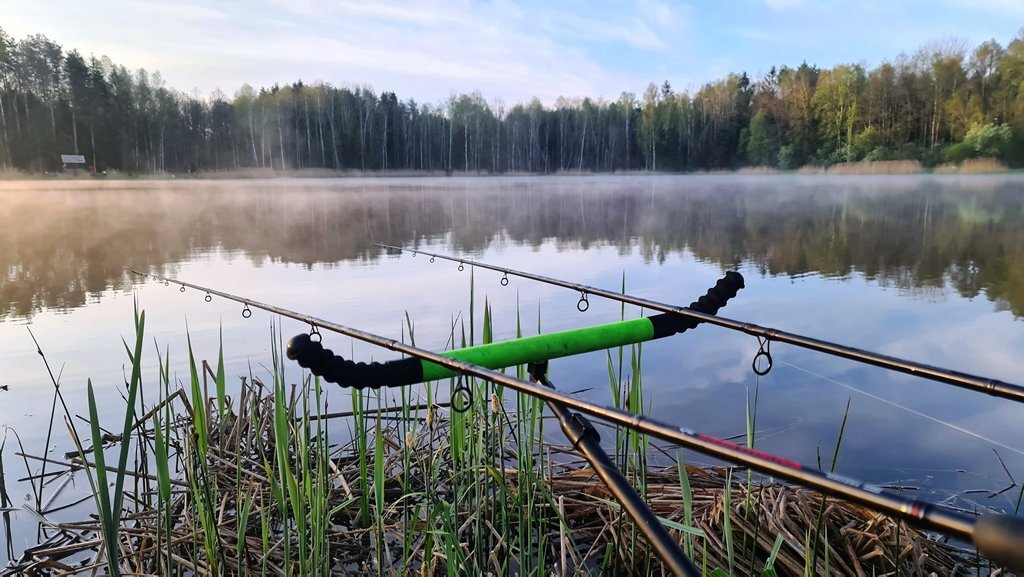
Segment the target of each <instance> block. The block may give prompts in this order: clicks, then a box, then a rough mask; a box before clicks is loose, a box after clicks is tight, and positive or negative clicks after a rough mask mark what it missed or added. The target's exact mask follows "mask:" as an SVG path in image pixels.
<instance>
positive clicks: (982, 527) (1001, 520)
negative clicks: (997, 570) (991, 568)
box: [974, 515, 1024, 572]
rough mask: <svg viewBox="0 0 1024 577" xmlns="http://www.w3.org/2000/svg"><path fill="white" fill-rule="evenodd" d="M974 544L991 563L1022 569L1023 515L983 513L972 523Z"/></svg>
mask: <svg viewBox="0 0 1024 577" xmlns="http://www.w3.org/2000/svg"><path fill="white" fill-rule="evenodd" d="M974 546H975V547H977V548H978V552H979V553H981V554H982V555H984V556H985V557H987V558H988V559H989V560H991V561H992V562H993V563H995V564H997V565H1000V566H1002V567H1006V568H1007V569H1011V570H1013V571H1017V572H1022V571H1024V517H1017V516H1015V515H983V516H981V517H978V520H977V521H976V522H975V523H974Z"/></svg>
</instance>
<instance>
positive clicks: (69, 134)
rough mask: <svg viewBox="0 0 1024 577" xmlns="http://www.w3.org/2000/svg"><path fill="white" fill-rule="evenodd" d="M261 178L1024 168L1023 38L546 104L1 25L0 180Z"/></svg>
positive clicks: (929, 48) (951, 45)
mask: <svg viewBox="0 0 1024 577" xmlns="http://www.w3.org/2000/svg"><path fill="white" fill-rule="evenodd" d="M61 154H81V155H84V156H85V157H86V159H87V162H88V163H89V164H91V165H93V166H94V167H96V169H97V170H100V171H119V172H122V173H125V174H139V173H194V172H199V171H204V172H205V171H232V170H246V169H266V170H273V171H283V170H289V171H290V170H302V169H323V170H330V171H367V172H369V171H382V172H386V171H391V172H394V171H425V172H446V173H462V172H469V173H475V174H509V173H513V174H514V173H545V174H548V173H559V172H617V171H640V170H646V171H661V172H693V171H709V170H733V169H739V168H743V167H749V166H763V167H772V168H779V169H796V168H800V167H802V166H807V165H812V166H830V165H832V164H835V163H840V162H856V161H863V160H867V161H876V160H918V161H920V162H921V163H922V164H923V165H924V166H926V167H928V166H935V165H938V164H940V163H946V162H953V163H958V162H962V161H963V160H966V159H969V158H975V157H987V158H988V157H990V158H997V159H999V160H1000V161H1002V162H1004V163H1006V164H1008V165H1010V166H1021V165H1024V29H1022V31H1021V32H1020V33H1018V35H1017V37H1016V38H1014V39H1012V40H1011V41H1010V42H1009V44H1007V45H1006V46H1005V47H1003V46H1002V45H1001V44H1000V43H999V42H997V41H996V40H989V41H987V42H983V43H981V44H980V45H978V46H976V47H974V48H973V49H971V48H969V47H968V46H967V45H966V43H965V42H962V41H955V40H947V41H943V42H936V43H933V44H930V45H928V46H925V47H922V48H920V49H919V50H917V51H916V52H915V53H913V54H911V55H907V54H900V55H898V56H897V57H895V58H894V59H893V60H891V61H886V62H883V63H881V64H879V65H877V66H874V67H872V68H868V67H867V66H866V65H864V64H842V65H837V66H835V67H833V68H830V69H822V68H818V67H817V66H814V65H809V64H807V63H806V62H804V63H802V64H800V65H798V66H795V67H793V66H788V65H781V66H779V67H773V68H772V69H771V70H770V71H769V72H768V73H766V74H764V76H763V77H761V78H751V77H750V76H749V75H748V74H746V73H736V74H729V75H728V76H727V77H725V78H722V79H719V80H716V81H713V82H709V83H707V84H705V85H703V86H702V87H700V89H698V90H696V91H695V92H692V93H691V92H690V91H677V90H674V89H673V87H672V86H671V85H670V84H669V82H667V81H666V82H663V83H662V84H660V85H657V84H654V83H652V84H650V85H649V86H648V87H647V89H646V90H645V91H644V92H643V94H639V95H637V94H635V93H632V92H623V93H622V94H621V95H620V96H619V98H618V99H616V100H606V99H603V98H589V97H573V98H559V99H557V100H556V101H555V102H554V103H551V104H549V105H545V104H543V103H541V101H540V100H538V99H536V98H534V99H532V100H531V101H530V102H527V103H516V104H511V105H509V104H506V103H505V102H503V101H502V100H500V99H494V100H491V101H489V102H488V101H487V100H485V99H484V97H483V96H482V95H481V94H479V93H476V92H474V93H471V94H458V95H456V94H453V95H451V96H450V97H448V98H447V99H446V100H444V101H442V102H438V103H420V102H416V101H415V100H414V99H412V98H410V99H408V100H403V99H400V98H399V95H398V94H396V93H395V92H389V91H383V92H380V93H376V92H374V90H373V89H372V88H370V87H366V86H358V85H354V84H352V85H348V84H346V85H342V86H334V85H332V84H329V83H323V82H316V83H313V84H307V83H304V82H302V81H301V80H300V81H297V82H295V83H294V84H291V85H287V86H279V85H274V86H270V87H261V88H258V89H257V88H254V87H252V86H249V85H243V86H242V87H240V88H239V89H238V90H237V91H235V93H234V95H233V96H231V97H228V96H227V95H225V94H223V93H221V92H219V91H217V92H215V93H213V94H211V95H209V97H203V96H201V95H199V94H195V93H193V94H187V93H185V92H181V91H178V90H175V89H174V88H172V87H168V86H166V85H165V83H164V81H163V80H162V78H161V76H160V74H159V73H158V72H148V71H146V70H145V69H139V70H134V71H132V70H128V69H127V68H126V67H124V66H121V65H118V64H117V63H114V62H112V61H111V60H110V59H109V58H107V57H95V56H89V57H86V56H84V55H83V54H82V53H80V52H78V51H77V50H74V49H70V50H67V49H65V48H64V47H62V46H60V45H59V44H57V43H55V42H54V41H52V40H50V39H49V38H47V37H45V36H43V35H32V36H28V37H25V38H21V39H16V38H13V37H11V36H10V35H9V34H7V33H6V32H4V31H3V29H0V171H11V170H17V171H22V172H30V173H42V172H52V171H57V170H60V169H61V159H60V155H61Z"/></svg>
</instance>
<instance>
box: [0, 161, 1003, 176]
mask: <svg viewBox="0 0 1024 577" xmlns="http://www.w3.org/2000/svg"><path fill="white" fill-rule="evenodd" d="M1016 172H1019V171H1018V170H1010V169H1008V168H1007V167H1006V165H1005V164H1003V163H1001V162H999V161H998V160H996V159H992V158H978V159H971V160H966V161H964V162H963V163H960V164H954V163H946V164H941V165H939V166H936V167H932V168H928V167H925V166H923V165H922V164H921V163H920V162H918V161H915V160H906V161H902V160H890V161H876V162H865V161H861V162H848V163H840V164H834V165H832V166H829V167H822V166H804V167H801V168H799V169H796V170H780V169H777V168H771V167H765V166H750V167H744V168H740V169H736V170H711V171H695V172H663V171H649V170H631V171H615V172H588V171H582V172H579V171H559V172H549V173H543V172H504V173H491V172H486V171H469V172H466V171H439V170H433V171H430V170H376V171H375V170H367V171H363V170H329V169H320V168H302V169H297V170H285V171H280V170H272V169H266V168H246V169H237V170H236V169H232V170H220V171H201V172H196V173H191V174H188V173H186V174H178V173H167V172H165V173H156V172H151V173H126V172H121V171H111V172H108V173H105V174H97V175H88V174H73V175H72V174H61V173H27V172H21V171H6V172H0V180H7V181H11V180H31V181H39V180H55V181H72V180H81V181H86V180H88V181H102V180H107V179H110V180H119V181H123V180H266V179H289V178H297V179H317V178H441V177H448V178H467V177H468V178H490V177H497V178H509V177H513V178H516V177H565V178H573V177H589V176H623V177H631V176H635V177H649V176H787V175H789V176H792V175H800V176H806V175H817V176H821V175H832V176H850V175H863V176H870V175H911V174H922V175H925V174H930V175H950V174H952V175H964V174H978V175H982V174H1005V173H1016Z"/></svg>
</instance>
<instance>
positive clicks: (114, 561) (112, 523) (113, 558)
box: [86, 379, 121, 577]
mask: <svg viewBox="0 0 1024 577" xmlns="http://www.w3.org/2000/svg"><path fill="white" fill-rule="evenodd" d="M86 389H87V395H88V399H89V428H90V430H91V432H92V454H93V455H92V456H93V461H94V462H95V463H96V467H95V469H96V499H97V500H99V511H97V512H98V513H99V515H100V526H101V527H102V529H103V545H104V547H105V548H106V552H107V569H108V570H109V571H110V574H111V575H114V576H115V577H116V576H118V575H120V574H121V571H120V566H119V565H120V564H119V562H118V550H119V548H118V546H117V532H118V527H117V520H116V519H115V516H114V513H113V511H112V510H111V501H110V485H109V483H108V482H107V463H106V460H105V458H104V456H103V432H102V431H101V429H100V417H99V413H98V412H97V410H96V394H95V392H94V391H93V387H92V379H89V380H88V385H87V387H86Z"/></svg>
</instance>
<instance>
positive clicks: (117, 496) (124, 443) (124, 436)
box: [111, 308, 146, 525]
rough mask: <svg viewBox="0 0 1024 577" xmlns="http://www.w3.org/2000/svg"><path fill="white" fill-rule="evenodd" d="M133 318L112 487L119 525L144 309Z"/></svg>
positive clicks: (139, 372) (139, 377)
mask: <svg viewBox="0 0 1024 577" xmlns="http://www.w3.org/2000/svg"><path fill="white" fill-rule="evenodd" d="M136 314H137V315H138V316H137V317H136V319H135V331H136V332H135V354H134V355H132V357H131V359H132V376H131V380H130V381H129V384H128V407H127V410H126V411H125V415H124V429H123V430H122V432H121V455H120V458H119V459H118V463H117V480H116V481H115V483H116V484H115V487H114V505H113V509H112V510H111V512H112V513H113V514H114V523H115V524H117V525H120V522H121V505H122V503H123V500H124V479H125V476H126V475H125V471H127V469H128V453H129V451H130V449H131V435H132V429H133V425H134V422H135V399H136V397H137V396H138V392H139V383H140V382H141V381H142V342H143V335H144V333H145V330H146V311H142V312H139V311H138V308H136Z"/></svg>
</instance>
